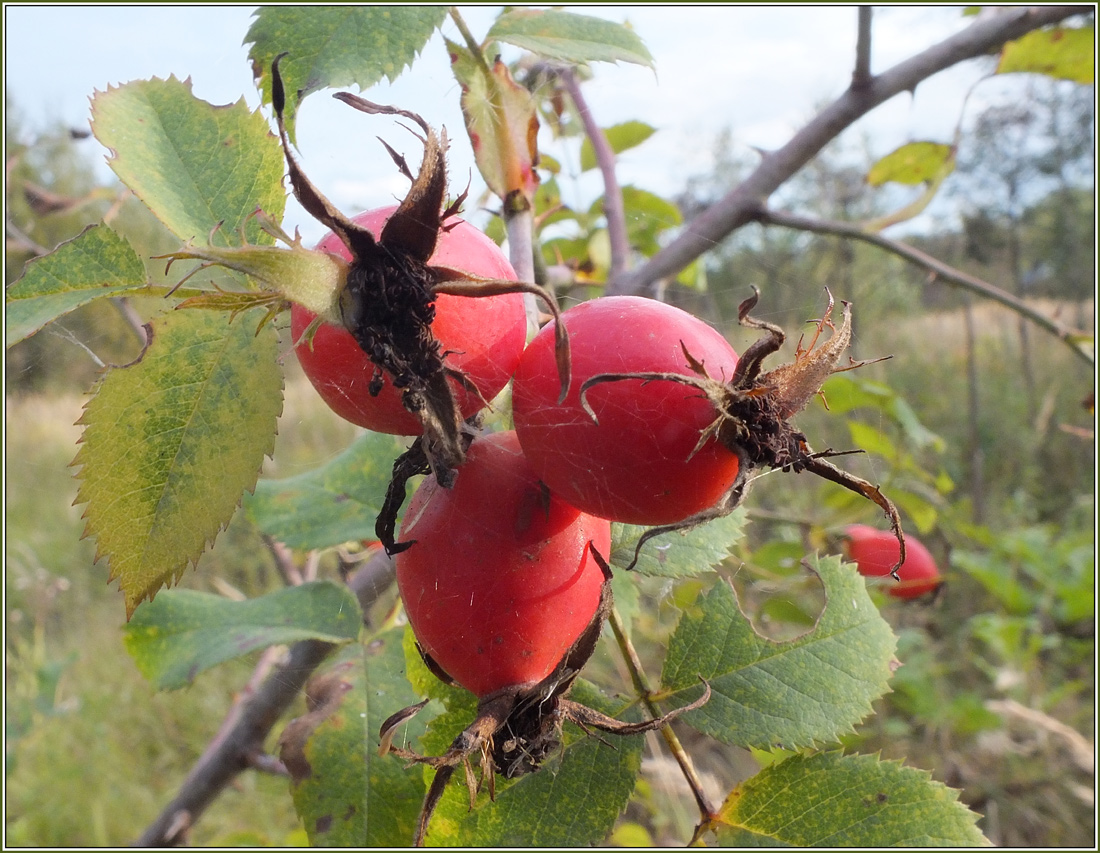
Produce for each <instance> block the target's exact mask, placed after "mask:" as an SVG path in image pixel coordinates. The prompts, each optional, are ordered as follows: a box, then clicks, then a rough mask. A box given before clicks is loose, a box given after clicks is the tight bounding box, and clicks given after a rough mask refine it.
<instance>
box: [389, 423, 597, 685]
mask: <svg viewBox="0 0 1100 853" xmlns="http://www.w3.org/2000/svg"><path fill="white" fill-rule="evenodd" d="M400 538H401V541H403V542H408V541H414V542H415V544H413V545H411V546H410V547H408V548H407V549H406V550H404V551H401V552H400V553H398V554H397V556H396V557H395V560H396V563H397V585H398V588H399V590H400V592H401V598H402V600H403V601H404V604H405V610H406V612H407V613H408V617H409V623H410V624H411V625H412V629H413V633H414V634H415V635H416V638H417V641H418V642H419V643H420V646H421V648H422V649H423V650H424V651H425V652H426V653H427V654H428V655H430V656H431V658H432V659H433V660H434V661H435V663H437V664H438V665H439V666H440V668H442V669H443V670H444V671H445V672H446V673H447V674H448V675H450V676H451V678H453V679H454V680H455V681H457V682H458V683H459V684H461V685H462V686H463V687H465V688H466V689H467V690H469V691H471V692H472V693H474V694H476V695H477V696H479V697H484V696H486V695H488V694H491V693H493V692H495V691H497V690H501V689H502V688H505V687H513V686H516V685H533V684H535V683H537V682H539V681H541V680H542V679H543V678H545V677H546V676H547V675H549V674H550V673H551V672H553V670H554V668H555V667H556V666H557V665H558V663H559V662H560V661H561V660H562V658H563V657H564V656H565V653H566V652H567V651H568V650H569V649H570V647H571V646H572V645H573V643H574V642H575V641H576V640H577V638H578V637H580V635H581V634H582V633H583V632H584V629H585V628H586V627H588V625H589V623H590V622H591V621H592V618H593V616H595V614H596V612H597V610H598V608H599V602H600V590H601V587H602V585H603V581H604V576H603V572H602V570H601V569H600V567H599V565H598V563H597V562H596V560H595V558H594V557H593V556H592V549H593V548H595V549H596V550H597V551H599V553H600V554H601V556H603V557H605V558H606V557H607V556H608V554H609V552H610V547H611V525H610V523H609V522H607V521H606V520H603V519H599V518H595V517H593V516H590V515H586V514H585V513H582V512H581V511H580V510H578V509H576V508H574V507H572V506H570V505H569V504H567V503H565V502H564V501H563V500H561V499H560V498H558V497H557V496H555V495H554V494H553V493H551V492H548V491H547V489H546V487H545V486H544V485H543V484H542V483H541V482H540V481H539V478H538V475H537V474H535V472H534V471H533V470H532V469H531V466H530V465H529V464H528V462H527V460H526V458H525V457H524V455H523V452H522V451H521V449H520V446H519V441H518V439H517V437H516V434H515V433H514V432H499V433H493V434H490V435H486V436H482V437H480V438H478V439H476V440H475V441H474V442H473V443H472V444H471V445H470V449H469V452H468V455H467V460H466V463H465V464H464V465H463V466H462V467H461V468H460V469H459V470H458V476H457V478H456V480H455V483H454V485H453V487H452V488H450V489H443V488H440V486H439V485H438V484H437V483H436V481H435V478H434V477H431V476H429V477H428V478H427V479H425V480H424V482H423V483H421V485H420V487H419V488H418V489H417V491H416V493H415V494H414V495H413V497H412V499H411V501H410V503H409V508H408V511H407V512H406V514H405V518H404V522H403V524H402V527H401V537H400Z"/></svg>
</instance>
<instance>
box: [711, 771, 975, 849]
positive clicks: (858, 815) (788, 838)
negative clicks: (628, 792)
mask: <svg viewBox="0 0 1100 853" xmlns="http://www.w3.org/2000/svg"><path fill="white" fill-rule="evenodd" d="M977 820H978V815H976V814H975V813H974V812H972V811H970V810H969V809H968V808H966V807H965V806H964V805H963V804H962V803H960V802H959V801H958V792H957V791H954V790H952V789H951V788H948V787H947V786H945V785H942V784H940V783H939V782H934V781H932V779H931V778H930V776H929V774H928V773H926V772H925V771H923V770H916V769H914V768H911V767H904V766H903V765H901V764H899V763H897V762H893V761H880V760H879V759H877V758H874V757H872V756H867V755H852V756H844V755H841V754H840V753H838V752H828V753H821V754H818V755H811V756H808V757H805V756H801V755H795V756H791V757H790V758H788V759H787V760H785V761H781V762H779V763H776V764H772V765H770V766H768V767H766V768H765V769H764V770H762V771H760V773H758V774H756V775H755V776H753V777H752V778H751V779H749V780H748V781H747V782H744V783H743V784H741V785H740V786H738V787H737V788H736V789H734V791H733V793H731V794H730V796H729V798H728V799H727V800H726V802H725V804H724V805H723V806H722V808H721V810H720V812H719V817H718V820H717V821H716V823H715V824H714V825H713V827H714V828H715V831H716V836H717V841H718V843H719V844H721V845H722V846H728V847H846V848H849V849H851V848H872V849H883V848H887V847H901V848H909V849H914V848H921V847H956V848H963V847H978V846H988V845H989V841H988V840H986V838H985V837H984V836H983V835H982V834H981V832H980V831H979V830H978V828H977V825H976V824H977Z"/></svg>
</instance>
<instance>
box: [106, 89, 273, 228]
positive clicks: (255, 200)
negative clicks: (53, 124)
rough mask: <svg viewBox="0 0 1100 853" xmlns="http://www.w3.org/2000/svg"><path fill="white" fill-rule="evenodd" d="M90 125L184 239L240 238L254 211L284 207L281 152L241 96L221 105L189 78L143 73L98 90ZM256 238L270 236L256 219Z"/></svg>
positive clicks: (134, 186)
mask: <svg viewBox="0 0 1100 853" xmlns="http://www.w3.org/2000/svg"><path fill="white" fill-rule="evenodd" d="M92 132H93V133H94V134H95V137H96V139H98V140H99V141H100V142H101V143H103V145H105V146H106V147H108V148H110V149H111V158H110V160H109V161H108V162H109V163H110V166H111V168H112V169H113V170H114V172H115V174H116V175H118V176H119V178H121V179H122V182H123V183H124V184H126V186H128V187H129V188H130V189H131V190H133V191H134V194H135V195H137V197H138V198H140V199H141V200H142V201H143V202H144V203H145V204H146V206H148V208H149V209H150V210H151V211H153V213H154V214H155V215H156V216H157V218H158V219H160V221H161V222H163V223H164V224H165V225H166V226H167V227H168V229H169V230H170V231H171V232H172V233H173V234H175V235H176V236H177V237H179V238H180V239H181V240H192V239H193V240H195V241H197V242H205V241H206V240H207V239H208V238H209V235H210V234H211V232H212V231H213V230H214V228H215V227H217V226H218V224H219V223H221V224H222V227H221V228H220V229H219V230H218V231H217V233H216V234H214V236H213V240H214V241H215V242H217V243H218V244H220V245H231V244H234V243H239V242H240V240H239V237H238V233H237V229H238V228H239V227H240V225H241V223H243V222H244V221H245V219H246V218H247V217H248V216H250V215H251V214H252V213H254V212H255V211H256V209H257V208H259V209H261V210H263V211H264V212H265V213H266V214H267V215H268V216H269V217H271V218H272V219H273V220H275V221H276V222H278V221H279V220H280V219H281V218H282V215H283V208H284V206H285V203H286V191H285V190H284V189H283V166H284V163H283V152H282V150H281V148H280V146H279V143H278V141H277V140H276V139H275V137H274V136H273V135H272V134H271V132H270V130H269V128H268V125H267V121H266V119H264V117H263V115H262V114H261V113H260V112H259V111H256V112H249V110H248V107H247V106H246V105H245V102H244V99H243V98H242V99H241V100H240V101H238V102H237V103H235V104H230V105H227V106H221V107H216V106H214V105H212V104H208V103H207V102H206V101H202V100H200V99H198V98H196V97H195V96H194V95H192V94H191V82H190V80H187V81H184V82H180V81H179V80H177V79H176V78H175V77H169V78H168V79H167V80H158V79H153V80H139V81H136V82H133V83H126V84H124V85H122V86H117V87H111V88H109V89H108V90H107V91H106V92H96V94H95V97H94V98H93V99H92ZM246 233H247V237H248V241H249V242H251V243H270V242H271V241H272V237H271V236H270V235H268V234H266V233H265V232H263V231H262V230H261V229H260V227H259V225H258V224H257V223H256V222H255V220H252V221H250V222H249V223H248V226H247V229H246Z"/></svg>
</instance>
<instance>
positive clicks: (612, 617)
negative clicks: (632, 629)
mask: <svg viewBox="0 0 1100 853" xmlns="http://www.w3.org/2000/svg"><path fill="white" fill-rule="evenodd" d="M607 621H608V623H609V624H610V625H611V630H612V632H613V633H614V634H615V641H616V642H617V643H618V644H619V649H620V650H621V651H622V653H623V658H624V659H625V661H626V666H627V669H628V670H629V671H630V680H631V681H632V682H633V683H634V689H635V690H637V691H638V694H639V696H640V697H641V700H642V703H643V704H644V705H645V706H646V710H648V711H649V713H650V715H652V716H653V717H659V716H660V715H661V712H660V709H658V708H657V706H656V705H655V704H654V702H653V699H652V697H653V690H652V689H651V688H650V686H649V681H648V679H647V678H646V675H645V671H644V670H643V669H642V661H641V659H640V658H639V657H638V652H637V651H636V650H635V649H634V644H633V643H631V642H630V638H629V637H628V636H627V635H626V630H625V628H624V626H623V622H622V617H620V616H619V611H618V610H616V609H615V608H614V607H612V608H611V613H610V614H609V616H608V620H607ZM661 735H662V736H663V737H664V739H665V743H666V744H667V745H668V748H669V751H670V752H671V753H672V757H673V758H675V759H676V763H677V764H678V765H679V766H680V772H681V773H683V774H684V779H685V780H686V781H687V783H688V787H689V788H691V793H692V796H694V797H695V804H696V805H697V806H698V807H699V814H700V816H701V817H702V820H701V822H700V824H701V825H703V824H707V823H709V822H710V821H712V820H714V818H715V817H716V816H717V814H718V812H717V810H716V809H715V808H714V806H712V805H711V803H710V800H709V799H708V798H707V795H706V793H705V792H704V791H703V783H702V781H701V780H700V779H699V774H697V773H696V772H695V766H694V765H693V764H692V763H691V756H689V755H688V754H687V750H685V749H684V745H683V744H682V743H680V739H679V738H678V737H676V732H674V731H673V730H672V726H662V727H661Z"/></svg>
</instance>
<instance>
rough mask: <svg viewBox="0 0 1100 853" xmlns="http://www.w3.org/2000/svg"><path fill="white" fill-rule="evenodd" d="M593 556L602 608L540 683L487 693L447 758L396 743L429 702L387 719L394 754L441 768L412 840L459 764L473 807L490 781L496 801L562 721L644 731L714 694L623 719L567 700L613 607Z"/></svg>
mask: <svg viewBox="0 0 1100 853" xmlns="http://www.w3.org/2000/svg"><path fill="white" fill-rule="evenodd" d="M589 547H591V545H590V546H589ZM592 555H593V557H594V558H595V559H596V562H597V563H598V564H599V566H600V568H601V569H602V570H603V573H604V583H603V585H602V587H601V588H600V601H599V605H598V607H597V609H596V612H595V614H594V615H593V616H592V619H591V620H590V621H589V623H588V626H587V627H586V628H585V630H584V631H583V632H582V633H581V635H580V636H579V637H578V638H577V639H576V640H575V641H574V643H573V645H572V646H571V647H570V648H569V650H568V651H567V652H566V653H565V654H564V655H563V656H562V659H561V660H560V661H559V662H558V665H557V666H556V667H555V668H554V671H553V672H551V673H550V674H549V675H548V676H546V677H545V678H544V679H543V680H542V681H540V682H538V683H537V684H534V685H530V684H527V685H523V684H521V685H515V686H512V687H505V688H503V689H501V690H497V691H494V692H493V693H490V694H488V695H487V696H483V697H481V699H480V700H479V701H478V706H477V715H476V717H475V718H474V721H473V722H472V723H471V724H470V725H469V726H467V727H466V728H465V729H464V730H463V731H462V732H461V733H459V735H458V736H457V737H456V738H455V739H454V741H452V742H451V746H450V747H449V748H448V749H447V751H446V752H444V753H443V755H438V756H423V755H417V754H416V753H414V752H412V751H411V750H408V749H405V748H403V747H397V746H394V745H393V737H394V730H395V729H396V727H397V726H399V725H401V724H402V723H403V722H404V721H405V720H407V719H408V718H409V717H411V716H412V714H414V713H416V711H418V710H419V709H420V707H423V703H420V705H414V706H410V707H409V708H406V709H404V710H402V711H399V712H398V713H397V714H395V715H393V716H391V717H390V718H389V719H388V720H386V722H385V723H383V725H382V730H381V732H380V736H381V739H382V741H383V745H384V747H385V748H387V749H388V750H389V752H390V753H392V754H394V755H396V756H398V757H399V758H402V759H404V760H406V761H408V762H410V763H411V764H425V765H427V766H429V767H432V768H434V769H435V775H434V777H433V778H432V782H431V785H430V786H429V787H428V792H427V794H426V795H425V797H424V803H423V805H422V806H421V809H420V815H419V817H418V819H417V826H416V833H415V836H414V838H413V843H414V844H415V845H416V846H421V845H423V843H424V839H425V837H426V836H427V832H428V824H429V822H430V820H431V816H432V813H433V812H434V811H435V808H436V806H437V805H438V803H439V800H440V798H441V797H442V796H443V791H444V790H445V788H446V786H447V783H448V782H449V781H450V779H451V777H452V776H453V775H454V772H455V770H456V768H458V767H459V766H460V765H461V766H463V768H464V771H465V775H466V784H467V787H468V789H469V791H470V798H471V799H470V807H471V808H473V803H474V799H473V798H474V796H475V795H476V793H477V791H478V790H479V789H480V786H481V784H486V785H487V786H488V789H489V796H490V797H491V798H492V797H494V796H495V781H494V779H495V774H497V773H499V774H500V775H501V776H504V777H505V778H513V777H516V776H520V775H523V774H525V773H531V772H533V771H535V770H537V769H538V768H539V766H540V765H541V764H542V762H543V761H545V760H546V758H547V757H548V756H549V755H550V754H551V753H553V752H554V751H555V750H557V749H558V748H559V747H560V746H561V726H562V723H563V722H564V721H566V720H570V721H572V722H574V723H576V724H577V725H578V726H580V727H581V729H582V730H584V731H585V732H587V733H591V731H592V730H598V731H604V732H608V733H612V734H619V735H628V734H637V733H639V732H646V731H650V730H652V729H656V728H660V727H662V726H664V725H667V724H668V722H669V721H670V720H672V719H674V718H675V717H676V716H678V715H680V714H682V713H684V712H686V711H690V710H694V709H695V708H699V707H701V706H702V705H703V704H704V703H706V702H707V701H708V700H709V699H710V686H709V685H707V684H706V682H705V681H704V685H705V687H706V689H705V691H704V693H703V695H702V696H701V697H700V698H699V699H697V700H696V701H695V702H692V703H691V704H689V705H686V706H684V707H683V708H678V709H676V710H674V711H671V712H669V713H668V714H664V715H663V716H661V717H659V718H658V719H656V720H648V721H645V722H642V723H623V722H620V721H618V720H615V719H614V718H612V717H608V716H607V715H606V714H602V713H600V712H599V711H595V710H593V709H591V708H587V707H586V706H584V705H581V704H579V703H577V702H573V701H572V700H570V699H567V698H566V696H567V695H568V692H569V689H570V688H571V687H572V685H573V682H574V681H575V680H576V678H577V675H578V674H579V673H580V671H581V669H582V668H583V667H584V665H585V664H586V663H587V662H588V660H589V658H591V656H592V653H593V652H594V651H595V648H596V643H597V641H598V640H599V637H600V632H601V631H602V630H603V625H604V623H605V622H606V621H607V617H608V615H609V613H610V612H611V606H612V595H611V569H610V567H609V566H608V564H607V561H606V560H605V559H604V558H603V556H602V555H600V554H599V553H598V552H597V551H596V550H595V549H594V548H593V549H592ZM422 654H423V653H422ZM425 661H426V662H430V658H428V657H427V656H425ZM433 671H434V670H433ZM444 675H445V673H444ZM475 758H476V759H477V760H478V761H479V763H480V765H481V782H480V783H479V782H478V781H477V780H476V779H475V777H474V773H473V769H472V765H471V762H472V759H475Z"/></svg>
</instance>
